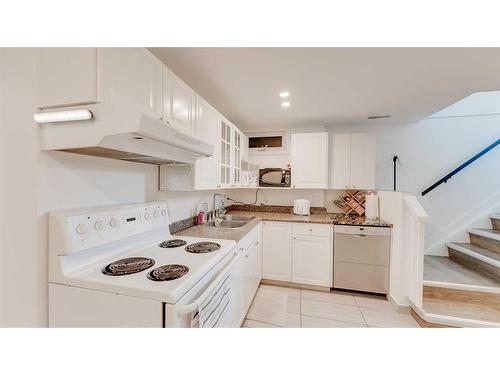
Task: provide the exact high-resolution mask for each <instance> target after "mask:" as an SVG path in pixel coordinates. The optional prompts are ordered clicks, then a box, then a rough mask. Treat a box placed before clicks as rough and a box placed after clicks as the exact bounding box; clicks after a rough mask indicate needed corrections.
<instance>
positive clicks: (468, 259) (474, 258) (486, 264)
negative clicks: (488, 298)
mask: <svg viewBox="0 0 500 375" xmlns="http://www.w3.org/2000/svg"><path fill="white" fill-rule="evenodd" d="M446 245H447V246H448V254H449V257H450V259H451V260H452V261H454V262H457V263H460V264H462V265H464V266H465V267H468V268H471V269H474V270H476V271H478V272H480V273H481V274H483V275H484V276H487V277H490V278H492V279H494V280H495V281H497V282H500V254H498V253H495V252H493V251H489V250H488V249H485V248H482V247H480V246H477V245H474V244H469V243H457V242H449V243H447V244H446Z"/></svg>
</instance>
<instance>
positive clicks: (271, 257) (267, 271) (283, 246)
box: [262, 221, 292, 281]
mask: <svg viewBox="0 0 500 375" xmlns="http://www.w3.org/2000/svg"><path fill="white" fill-rule="evenodd" d="M262 241H263V254H262V256H263V260H262V278H263V279H268V280H278V281H291V280H292V223H285V222H277V221H265V222H264V223H263V230H262Z"/></svg>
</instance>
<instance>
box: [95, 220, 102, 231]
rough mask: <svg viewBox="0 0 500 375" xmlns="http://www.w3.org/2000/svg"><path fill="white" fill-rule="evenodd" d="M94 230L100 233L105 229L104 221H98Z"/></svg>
mask: <svg viewBox="0 0 500 375" xmlns="http://www.w3.org/2000/svg"><path fill="white" fill-rule="evenodd" d="M94 228H95V230H98V231H101V230H103V229H104V224H103V222H102V221H100V220H99V221H96V222H95V224H94Z"/></svg>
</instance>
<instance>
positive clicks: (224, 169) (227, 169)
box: [219, 120, 233, 188]
mask: <svg viewBox="0 0 500 375" xmlns="http://www.w3.org/2000/svg"><path fill="white" fill-rule="evenodd" d="M220 131H221V133H220V134H221V136H220V176H219V177H220V179H219V181H220V184H219V187H220V188H227V187H231V184H232V181H231V169H232V168H231V154H232V152H231V149H232V136H233V129H232V126H231V124H230V123H228V122H227V121H226V120H222V121H221V126H220Z"/></svg>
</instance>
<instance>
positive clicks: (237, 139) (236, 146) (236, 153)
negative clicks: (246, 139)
mask: <svg viewBox="0 0 500 375" xmlns="http://www.w3.org/2000/svg"><path fill="white" fill-rule="evenodd" d="M233 131H234V134H233V143H232V150H233V183H232V187H240V186H241V136H242V133H241V132H240V131H239V130H238V128H236V127H235V126H233Z"/></svg>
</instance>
